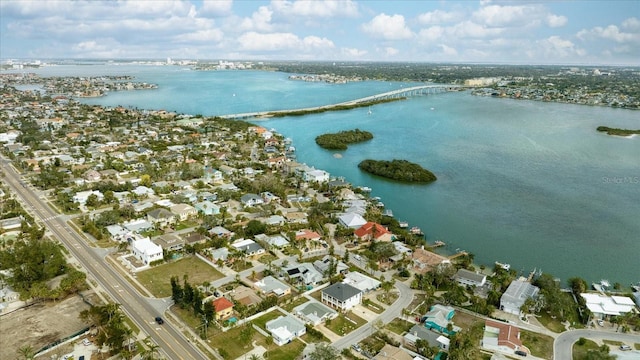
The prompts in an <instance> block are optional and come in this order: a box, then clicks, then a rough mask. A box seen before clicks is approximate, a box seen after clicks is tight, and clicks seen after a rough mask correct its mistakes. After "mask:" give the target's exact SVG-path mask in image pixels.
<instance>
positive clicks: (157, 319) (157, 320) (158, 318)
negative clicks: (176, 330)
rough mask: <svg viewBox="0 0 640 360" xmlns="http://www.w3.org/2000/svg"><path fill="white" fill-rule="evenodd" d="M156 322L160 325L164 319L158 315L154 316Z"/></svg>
mask: <svg viewBox="0 0 640 360" xmlns="http://www.w3.org/2000/svg"><path fill="white" fill-rule="evenodd" d="M156 323H158V325H162V324H164V320H162V318H161V317H160V316H156Z"/></svg>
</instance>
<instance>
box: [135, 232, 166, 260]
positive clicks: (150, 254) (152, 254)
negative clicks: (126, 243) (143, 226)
mask: <svg viewBox="0 0 640 360" xmlns="http://www.w3.org/2000/svg"><path fill="white" fill-rule="evenodd" d="M131 248H132V249H133V255H134V256H135V257H137V258H138V259H139V260H140V261H142V262H143V263H144V264H145V265H149V264H150V263H152V262H154V261H156V260H162V247H161V246H159V245H156V244H154V243H153V242H152V241H151V239H149V238H148V237H146V238H143V239H138V240H134V241H133V242H132V244H131Z"/></svg>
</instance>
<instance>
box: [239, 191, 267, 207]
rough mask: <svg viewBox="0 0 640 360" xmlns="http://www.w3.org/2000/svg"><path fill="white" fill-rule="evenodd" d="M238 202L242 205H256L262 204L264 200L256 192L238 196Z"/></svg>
mask: <svg viewBox="0 0 640 360" xmlns="http://www.w3.org/2000/svg"><path fill="white" fill-rule="evenodd" d="M240 202H241V203H242V205H244V206H256V205H262V204H264V200H263V199H262V197H260V195H257V194H244V195H242V196H241V197H240Z"/></svg>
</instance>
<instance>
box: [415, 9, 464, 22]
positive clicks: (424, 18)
mask: <svg viewBox="0 0 640 360" xmlns="http://www.w3.org/2000/svg"><path fill="white" fill-rule="evenodd" d="M460 19H461V14H460V13H456V12H448V11H442V10H435V11H430V12H426V13H424V14H420V15H418V22H419V23H420V24H423V25H438V24H445V23H451V22H453V21H459V20H460Z"/></svg>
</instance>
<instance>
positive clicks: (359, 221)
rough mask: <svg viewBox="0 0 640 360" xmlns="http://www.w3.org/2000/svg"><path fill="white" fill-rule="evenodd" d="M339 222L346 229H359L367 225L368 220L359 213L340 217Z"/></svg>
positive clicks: (345, 214)
mask: <svg viewBox="0 0 640 360" xmlns="http://www.w3.org/2000/svg"><path fill="white" fill-rule="evenodd" d="M338 222H339V223H340V225H342V226H344V227H346V228H351V229H357V228H359V227H361V226H362V225H364V224H366V223H367V220H365V219H364V218H363V217H362V216H361V215H359V214H357V213H344V214H342V215H340V216H339V217H338Z"/></svg>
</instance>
